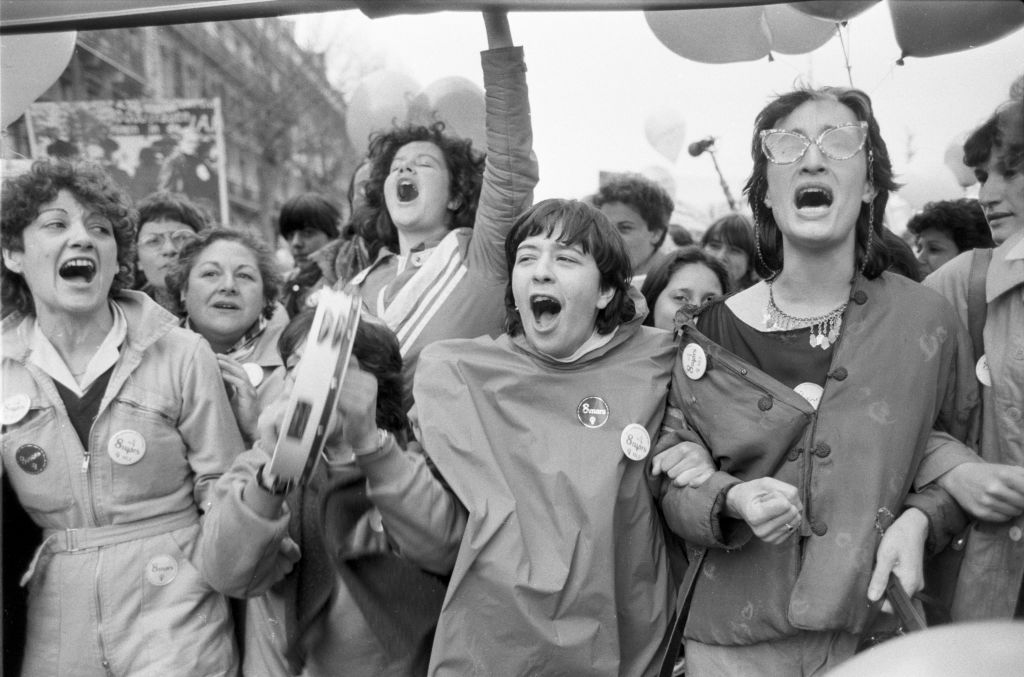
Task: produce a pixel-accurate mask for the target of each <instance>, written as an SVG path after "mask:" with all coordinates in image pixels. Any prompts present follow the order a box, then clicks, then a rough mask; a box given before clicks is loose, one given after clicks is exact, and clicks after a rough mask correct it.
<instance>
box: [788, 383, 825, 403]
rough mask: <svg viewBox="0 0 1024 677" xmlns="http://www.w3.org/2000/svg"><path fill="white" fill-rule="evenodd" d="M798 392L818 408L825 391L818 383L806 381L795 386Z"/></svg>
mask: <svg viewBox="0 0 1024 677" xmlns="http://www.w3.org/2000/svg"><path fill="white" fill-rule="evenodd" d="M793 390H795V391H796V394H797V395H799V396H800V397H802V398H804V399H805V400H807V401H808V402H809V403H810V405H811V406H812V407H814V408H815V409H817V408H818V403H819V402H821V395H822V393H824V392H825V389H824V388H822V387H821V386H820V385H818V384H817V383H810V382H805V383H801V384H800V385H798V386H797V387H795V388H793Z"/></svg>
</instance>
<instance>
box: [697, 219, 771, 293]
mask: <svg viewBox="0 0 1024 677" xmlns="http://www.w3.org/2000/svg"><path fill="white" fill-rule="evenodd" d="M712 242H717V243H719V244H723V245H728V246H730V247H738V248H739V249H742V250H743V252H744V253H745V254H746V255H747V269H746V270H745V271H744V272H743V275H742V276H741V277H740V279H738V280H736V289H733V284H732V282H731V281H730V283H729V285H728V286H727V287H726V289H728V290H730V291H739V290H741V289H746V288H747V287H749V286H751V285H752V284H754V283H755V282H757V278H756V277H755V276H754V265H755V262H756V261H757V250H756V248H755V246H754V224H752V223H751V222H750V219H749V218H747V217H746V216H745V215H743V214H740V213H739V212H732V213H730V214H726V215H725V216H722V217H720V218H718V219H716V220H715V222H714V223H712V224H711V225H710V226H708V229H707V230H706V231H704V235H703V236H702V237H701V238H700V246H701V247H707V246H708V245H709V244H711V243H712Z"/></svg>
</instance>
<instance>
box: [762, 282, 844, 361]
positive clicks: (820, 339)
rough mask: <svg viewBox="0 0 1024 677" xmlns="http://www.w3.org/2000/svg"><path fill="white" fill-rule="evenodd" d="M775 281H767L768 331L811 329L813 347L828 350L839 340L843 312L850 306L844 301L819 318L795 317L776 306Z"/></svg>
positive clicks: (766, 321)
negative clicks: (773, 289)
mask: <svg viewBox="0 0 1024 677" xmlns="http://www.w3.org/2000/svg"><path fill="white" fill-rule="evenodd" d="M773 283H774V280H766V281H765V284H767V285H768V305H767V306H765V308H764V326H765V327H767V328H768V329H778V330H781V331H788V330H790V329H803V328H806V327H810V329H811V337H810V341H811V346H812V347H816V348H821V349H822V350H828V347H829V346H830V345H832V344H833V343H835V342H836V339H838V338H839V330H840V328H841V327H842V326H843V311H844V310H846V306H847V305H849V303H850V302H849V300H846V301H844V302H843V303H842V304H841V305H840V306H839V307H838V308H836V309H835V310H832V311H830V312H827V313H825V314H824V315H818V316H817V317H794V316H792V315H790V314H789V313H787V312H785V311H784V310H782V309H781V308H779V307H778V306H777V305H775V294H774V293H773V291H772V284H773Z"/></svg>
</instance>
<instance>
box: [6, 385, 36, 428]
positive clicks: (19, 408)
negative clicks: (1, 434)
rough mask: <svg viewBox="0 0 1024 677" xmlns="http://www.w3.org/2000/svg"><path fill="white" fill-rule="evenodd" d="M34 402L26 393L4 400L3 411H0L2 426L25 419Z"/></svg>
mask: <svg viewBox="0 0 1024 677" xmlns="http://www.w3.org/2000/svg"><path fill="white" fill-rule="evenodd" d="M31 406H32V400H31V398H29V396H28V395H26V394H25V393H18V394H17V395H11V396H10V397H8V398H6V399H5V400H4V405H3V409H0V424H2V425H11V424H14V423H17V422H18V421H20V420H21V419H23V418H25V414H27V413H28V410H29V407H31Z"/></svg>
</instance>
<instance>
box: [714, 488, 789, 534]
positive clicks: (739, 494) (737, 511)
mask: <svg viewBox="0 0 1024 677" xmlns="http://www.w3.org/2000/svg"><path fill="white" fill-rule="evenodd" d="M802 511H803V504H802V503H801V502H800V490H799V489H797V488H796V487H794V486H793V485H792V484H787V483H786V482H782V481H780V480H777V479H775V478H774V477H761V478H758V479H756V480H750V481H749V482H741V483H740V484H737V485H736V486H734V487H732V488H731V489H729V491H728V493H726V495H725V510H724V513H725V515H726V516H727V517H734V518H737V519H741V520H743V521H744V522H746V523H747V524H748V525H750V529H751V531H753V532H754V535H755V536H757V537H758V538H760V539H761V540H762V541H764V542H765V543H771V544H773V545H777V544H779V543H782V542H783V541H785V540H786V539H787V538H789V537H790V536H791V535H792V534H794V533H796V532H799V530H800V521H801V517H800V514H801V512H802Z"/></svg>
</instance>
